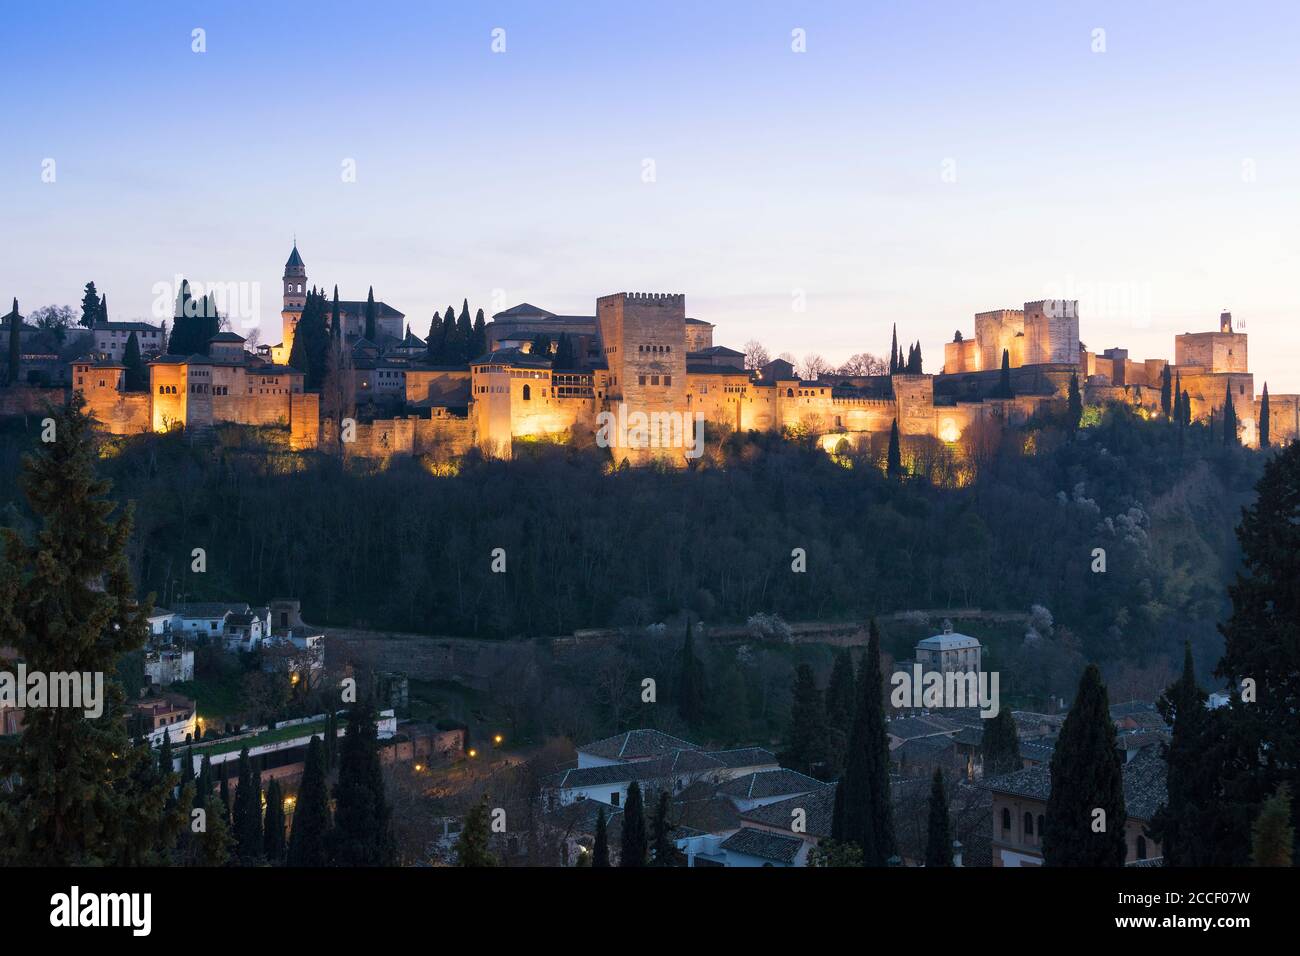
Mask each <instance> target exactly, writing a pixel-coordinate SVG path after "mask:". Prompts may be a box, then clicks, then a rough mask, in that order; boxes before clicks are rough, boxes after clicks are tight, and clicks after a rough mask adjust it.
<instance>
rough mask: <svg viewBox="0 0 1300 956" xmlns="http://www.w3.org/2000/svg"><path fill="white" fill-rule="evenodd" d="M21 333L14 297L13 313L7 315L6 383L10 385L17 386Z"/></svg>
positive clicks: (20, 361)
mask: <svg viewBox="0 0 1300 956" xmlns="http://www.w3.org/2000/svg"><path fill="white" fill-rule="evenodd" d="M22 331H23V320H22V318H21V317H19V315H18V298H17V296H15V297H14V308H13V311H12V312H10V313H9V377H8V378H7V379H6V381H7V382H8V383H9V384H10V385H17V384H18V374H19V371H20V370H19V365H21V363H22V358H23V346H22Z"/></svg>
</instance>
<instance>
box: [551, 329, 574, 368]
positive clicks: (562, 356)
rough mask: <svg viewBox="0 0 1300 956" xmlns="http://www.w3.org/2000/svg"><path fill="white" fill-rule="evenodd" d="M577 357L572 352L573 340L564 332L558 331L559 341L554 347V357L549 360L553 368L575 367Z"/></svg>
mask: <svg viewBox="0 0 1300 956" xmlns="http://www.w3.org/2000/svg"><path fill="white" fill-rule="evenodd" d="M577 365H578V360H577V357H576V356H575V355H574V353H573V340H572V339H571V338H569V336H568V334H567V333H565V332H561V333H560V340H559V343H558V344H557V345H556V347H555V358H554V359H553V360H552V361H551V366H552V367H553V368H557V369H562V368H565V369H567V368H576V367H577Z"/></svg>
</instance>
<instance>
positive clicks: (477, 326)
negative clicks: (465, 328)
mask: <svg viewBox="0 0 1300 956" xmlns="http://www.w3.org/2000/svg"><path fill="white" fill-rule="evenodd" d="M485 352H487V319H485V318H484V317H483V310H482V309H479V310H478V313H477V314H476V315H475V316H474V342H473V347H472V348H470V350H469V355H468V356H466V358H467V359H469V360H470V361H473V360H474V359H476V358H478V357H479V356H480V355H483V354H484V353H485Z"/></svg>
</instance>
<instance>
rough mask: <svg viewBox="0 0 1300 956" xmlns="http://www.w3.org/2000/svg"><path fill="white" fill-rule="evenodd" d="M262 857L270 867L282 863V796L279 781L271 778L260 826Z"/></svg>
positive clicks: (283, 845) (283, 847) (283, 844)
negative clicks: (261, 831) (264, 813)
mask: <svg viewBox="0 0 1300 956" xmlns="http://www.w3.org/2000/svg"><path fill="white" fill-rule="evenodd" d="M262 829H263V831H264V832H263V839H262V855H263V856H265V857H266V862H268V863H270V864H271V865H272V866H279V865H280V864H281V863H283V862H284V850H285V843H284V795H283V794H282V793H281V792H280V781H278V780H276V779H274V778H272V780H271V782H270V784H268V785H267V788H266V819H265V821H264V823H263V826H262Z"/></svg>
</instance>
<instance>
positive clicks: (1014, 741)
mask: <svg viewBox="0 0 1300 956" xmlns="http://www.w3.org/2000/svg"><path fill="white" fill-rule="evenodd" d="M980 753H981V755H982V757H983V760H984V777H985V779H987V778H989V777H1000V776H1002V775H1003V774H1006V773H1012V772H1013V771H1016V770H1019V769H1020V768H1021V767H1023V766H1024V761H1023V760H1021V758H1020V737H1019V736H1018V735H1017V734H1016V722H1015V720H1014V718H1012V716H1011V710H1010V708H1007V707H1003V708H1000V709H999V710H998V712H997V715H996V716H994V717H990V718H989V719H988V720H986V721H985V722H984V735H983V738H982V739H981V741H980Z"/></svg>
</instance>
